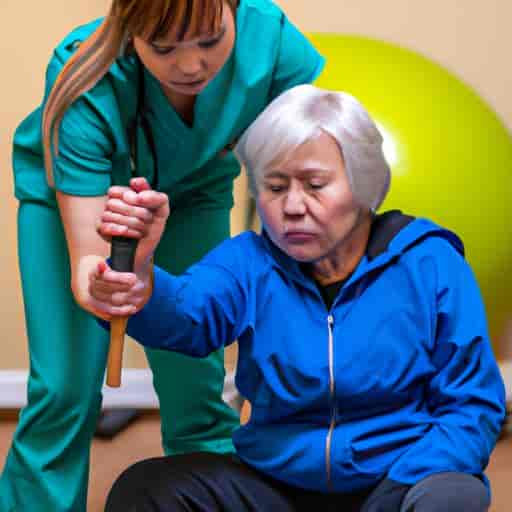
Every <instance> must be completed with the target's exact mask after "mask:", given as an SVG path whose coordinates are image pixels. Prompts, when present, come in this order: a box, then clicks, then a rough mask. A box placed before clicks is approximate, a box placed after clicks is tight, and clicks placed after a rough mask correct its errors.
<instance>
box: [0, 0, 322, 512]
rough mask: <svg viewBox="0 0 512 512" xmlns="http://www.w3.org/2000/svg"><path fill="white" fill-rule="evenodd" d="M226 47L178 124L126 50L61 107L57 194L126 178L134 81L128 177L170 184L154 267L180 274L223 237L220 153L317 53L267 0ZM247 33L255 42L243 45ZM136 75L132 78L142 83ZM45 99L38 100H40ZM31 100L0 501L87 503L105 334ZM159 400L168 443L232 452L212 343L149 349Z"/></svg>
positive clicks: (243, 11) (21, 139) (224, 182)
mask: <svg viewBox="0 0 512 512" xmlns="http://www.w3.org/2000/svg"><path fill="white" fill-rule="evenodd" d="M98 23H99V22H98V21H97V22H94V23H91V24H89V25H86V26H83V27H80V28H79V29H77V30H75V31H74V32H72V33H71V34H70V35H69V36H68V37H67V38H66V39H65V40H64V41H63V42H62V43H61V44H60V45H59V46H58V47H57V48H56V50H55V53H54V56H53V58H52V60H51V62H50V64H49V67H48V72H47V86H46V95H47V94H48V92H49V90H50V88H51V85H52V84H53V82H54V80H55V78H56V76H57V74H58V72H59V71H60V69H61V68H62V66H63V64H64V63H65V62H66V60H67V59H68V58H69V57H70V55H71V54H72V53H73V51H74V49H75V48H76V47H77V45H78V44H79V43H80V42H81V41H83V40H84V39H85V38H87V36H88V35H89V34H90V33H91V32H92V31H93V30H94V29H95V28H96V27H97V25H98ZM236 26H237V36H236V41H235V47H234V49H233V52H232V54H231V56H230V58H229V60H228V61H227V62H226V64H225V66H224V67H223V68H222V70H221V71H220V73H219V74H218V75H217V76H216V77H215V78H214V80H213V81H212V82H211V83H210V84H209V85H208V86H207V88H206V89H205V90H204V91H203V92H201V94H200V95H199V96H198V98H197V100H196V105H195V112H194V122H193V125H192V126H188V125H186V124H185V123H184V122H183V121H182V119H181V118H180V117H179V115H178V114H177V113H176V112H175V110H174V109H173V108H172V106H171V105H170V104H169V102H168V101H167V99H166V97H165V95H164V93H163V91H162V90H161V88H160V85H159V84H158V83H157V81H156V80H155V78H154V77H152V75H150V74H149V73H148V72H147V70H143V74H141V73H140V69H141V68H140V67H139V66H140V63H139V62H138V60H137V58H136V56H135V55H126V56H120V57H119V58H118V59H117V61H116V62H115V63H114V64H113V65H112V67H111V69H110V71H109V72H108V73H107V75H106V76H105V77H104V78H103V79H102V80H100V81H99V82H98V84H97V85H96V86H95V87H94V88H93V89H92V90H91V91H89V92H87V93H86V94H85V95H83V96H82V97H81V98H80V99H79V100H77V101H76V102H75V103H74V104H73V105H72V106H71V108H70V109H69V110H68V111H67V112H66V115H65V117H64V119H63V122H62V125H61V129H60V133H59V156H58V158H56V160H55V165H54V178H55V186H56V188H57V189H58V190H60V191H62V192H64V193H67V194H70V195H78V196H97V195H104V194H105V193H106V192H107V189H108V187H109V186H110V185H111V183H112V182H124V183H127V181H128V179H129V177H130V147H129V144H128V137H127V132H128V127H129V126H131V125H132V123H133V121H134V116H135V112H136V107H137V103H138V100H139V99H140V98H139V96H138V95H139V92H140V91H144V99H143V105H144V112H145V116H146V119H147V121H148V124H149V126H150V128H151V135H152V138H153V140H154V150H155V151H154V154H153V152H152V151H150V150H149V149H150V148H149V146H148V145H147V144H142V145H141V146H140V147H139V158H138V161H139V165H138V173H139V174H141V175H144V176H147V177H148V178H149V180H150V181H153V180H154V178H155V172H156V169H158V188H159V190H161V191H163V192H166V193H167V194H169V197H170V203H171V210H172V213H171V216H170V219H169V222H168V226H167V229H166V232H165V234H164V237H163V239H162V241H161V243H160V245H159V247H158V250H157V253H156V255H155V261H156V263H157V264H158V265H159V266H161V267H163V268H165V269H168V270H169V271H171V272H173V273H181V272H183V271H184V270H185V269H186V268H187V267H188V266H190V265H191V264H192V263H194V262H195V261H197V260H198V259H199V258H200V257H201V256H202V255H203V254H205V253H206V252H207V251H208V250H210V249H211V248H212V247H214V246H215V245H216V244H218V243H219V242H220V241H221V240H223V239H224V238H226V237H228V236H229V212H230V209H231V207H232V203H233V198H232V188H233V179H234V178H235V177H236V176H237V174H238V173H239V166H238V163H237V161H236V159H235V158H234V156H233V155H232V153H230V152H228V153H227V154H224V155H222V154H221V152H222V150H223V149H224V148H225V147H226V146H227V145H228V144H230V143H232V142H233V141H234V140H235V139H236V138H237V137H238V136H239V135H240V134H241V133H242V131H243V130H244V129H245V128H246V127H247V126H248V125H249V124H250V122H251V121H252V120H253V119H254V118H255V117H256V116H257V115H258V114H259V113H260V112H261V111H262V110H263V109H264V108H265V106H266V105H267V104H268V103H269V101H271V100H272V99H273V98H274V97H276V96H277V95H278V94H279V93H280V92H282V91H283V90H285V89H288V88H290V87H292V86H294V85H296V84H299V83H305V82H311V81H312V80H314V79H315V78H316V76H317V75H318V74H319V72H320V70H321V68H322V66H323V59H322V58H321V56H320V55H319V54H318V53H317V52H316V50H315V49H314V48H313V47H312V46H311V45H310V44H309V42H308V41H307V40H306V39H305V38H304V36H302V35H301V34H300V33H299V32H298V31H297V29H296V28H295V27H293V25H292V24H291V23H290V22H289V21H288V20H287V19H286V17H285V16H284V15H283V13H282V12H281V11H280V9H279V8H278V7H277V6H275V5H274V4H273V3H271V2H270V0H241V2H240V5H239V8H238V11H237V18H236ZM255 42H257V43H256V44H255ZM141 76H143V78H142V79H143V80H144V86H143V87H141V84H140V79H141ZM45 97H46V96H45ZM41 110H42V108H39V109H37V110H36V111H35V112H33V113H32V114H31V115H30V116H29V117H28V118H27V119H25V121H23V123H22V124H21V125H20V127H19V128H18V130H17V132H16V135H15V139H14V155H13V164H14V175H15V187H16V189H15V191H16V197H17V198H18V199H19V201H20V208H19V259H20V269H21V275H22V284H23V295H24V301H25V313H26V321H27V335H28V340H29V349H30V376H29V385H28V405H27V407H26V408H25V409H24V410H23V411H22V414H21V417H20V421H19V425H18V428H17V431H16V433H15V436H14V440H13V444H12V447H11V450H10V452H9V455H8V457H7V461H6V465H5V468H4V472H3V474H2V477H1V480H0V510H1V511H2V512H4V511H23V512H26V511H28V510H33V511H37V512H61V511H72V512H82V511H85V510H86V494H87V477H88V470H89V446H90V442H91V438H92V436H93V433H94V430H95V425H96V421H97V417H98V413H99V410H100V406H101V385H102V380H103V375H104V369H105V360H106V355H107V349H108V339H107V337H106V335H105V333H104V332H103V331H102V329H101V328H99V327H98V326H97V325H96V322H95V321H94V319H93V317H92V316H91V315H89V314H88V313H86V312H84V311H82V310H81V309H80V308H79V307H78V306H77V305H76V304H75V302H74V300H73V297H72V294H71V290H70V270H69V260H68V254H67V248H66V244H65V239H64V234H63V228H62V224H61V220H60V216H59V212H58V209H57V207H56V201H55V193H54V191H53V190H52V189H50V188H49V187H48V186H47V184H46V179H45V172H44V167H43V159H42V150H41V130H40V124H41ZM147 356H148V360H149V364H150V366H151V369H152V371H153V375H154V385H155V389H156V391H157V393H158V396H159V400H160V412H161V415H162V435H163V446H164V450H165V452H166V453H168V454H169V453H183V452H191V451H197V450H210V451H214V452H229V451H232V450H233V446H232V443H231V433H232V431H233V429H234V428H236V427H237V426H238V416H237V414H236V413H235V412H234V411H233V410H231V409H230V408H229V407H228V406H227V405H226V404H225V403H224V402H223V401H222V398H221V393H222V388H223V380H224V365H223V353H222V352H219V353H215V354H213V355H211V356H210V357H208V358H206V359H193V358H188V357H186V356H183V355H178V354H174V353H170V352H164V351H157V350H148V351H147Z"/></svg>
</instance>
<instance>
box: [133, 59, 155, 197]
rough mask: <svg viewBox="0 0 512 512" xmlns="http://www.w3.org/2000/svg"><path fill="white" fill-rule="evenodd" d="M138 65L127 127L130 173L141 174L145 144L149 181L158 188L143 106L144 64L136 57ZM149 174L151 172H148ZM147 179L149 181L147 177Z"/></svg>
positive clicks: (150, 131) (144, 92)
mask: <svg viewBox="0 0 512 512" xmlns="http://www.w3.org/2000/svg"><path fill="white" fill-rule="evenodd" d="M137 67H138V82H139V83H138V87H137V89H138V91H137V106H136V110H135V118H134V121H133V123H132V124H131V125H130V126H129V127H128V144H129V147H130V163H131V174H132V176H133V177H136V176H141V175H143V174H142V173H141V172H140V169H141V165H140V161H139V157H140V148H141V147H142V145H144V144H145V145H146V146H147V148H148V149H149V154H150V158H151V161H152V167H153V168H152V175H153V176H152V179H151V182H150V185H151V188H153V189H155V190H156V189H158V185H159V177H160V176H159V166H158V158H157V151H156V144H155V139H154V137H153V132H152V130H151V126H150V124H149V121H148V119H147V117H146V107H145V94H146V86H145V79H144V65H143V64H142V63H141V62H140V61H139V59H137ZM149 175H151V173H150V174H149ZM148 181H150V180H149V179H148Z"/></svg>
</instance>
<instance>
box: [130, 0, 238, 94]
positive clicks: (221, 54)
mask: <svg viewBox="0 0 512 512" xmlns="http://www.w3.org/2000/svg"><path fill="white" fill-rule="evenodd" d="M222 11H223V12H222V22H221V25H220V30H219V31H218V32H217V33H215V34H211V33H208V32H207V31H205V33H204V34H202V35H200V36H199V37H197V36H194V37H191V36H190V34H189V33H188V32H187V33H185V35H184V37H183V38H182V39H180V40H178V36H177V33H176V31H175V30H172V31H171V32H170V33H168V34H167V35H166V37H165V38H162V39H159V40H156V41H146V40H145V39H144V38H142V37H137V36H135V37H134V38H133V46H134V48H135V51H136V52H137V54H138V56H139V58H140V60H141V62H142V63H143V64H144V66H145V67H146V68H147V69H148V70H149V72H150V73H151V74H152V75H153V76H155V78H157V79H158V80H159V81H160V82H161V83H162V85H163V86H164V87H166V88H169V89H171V90H172V91H174V92H176V93H179V94H185V95H196V94H199V93H200V92H201V90H202V89H204V88H205V87H206V86H207V84H208V83H209V82H210V81H211V80H212V79H213V78H214V77H215V75H216V74H217V73H218V72H219V71H220V69H221V68H222V66H223V65H224V64H225V62H226V61H227V60H228V58H229V56H230V54H231V50H232V49H233V45H234V42H235V20H234V17H233V12H232V10H231V8H230V7H229V5H228V4H227V3H226V2H224V7H223V10H222Z"/></svg>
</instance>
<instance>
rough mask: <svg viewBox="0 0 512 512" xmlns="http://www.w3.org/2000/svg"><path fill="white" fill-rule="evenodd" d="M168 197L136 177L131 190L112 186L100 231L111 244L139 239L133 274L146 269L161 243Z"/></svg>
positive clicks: (99, 226)
mask: <svg viewBox="0 0 512 512" xmlns="http://www.w3.org/2000/svg"><path fill="white" fill-rule="evenodd" d="M169 212H170V208H169V198H168V197H167V195H166V194H164V193H162V192H157V191H156V190H152V189H151V187H150V186H149V183H148V182H147V181H146V179H145V178H133V179H132V180H130V187H119V186H114V187H110V188H109V190H108V199H107V202H106V204H105V210H104V212H103V214H102V216H101V219H100V221H99V223H98V225H97V231H98V233H99V234H100V236H101V237H103V239H104V240H106V241H108V242H110V240H111V238H112V237H113V236H123V237H127V238H138V239H139V244H138V247H137V252H136V254H135V265H134V271H135V273H138V272H139V270H145V269H146V267H147V266H148V264H149V261H150V260H151V258H152V256H153V253H154V252H155V249H156V247H157V245H158V243H159V242H160V239H161V237H162V234H163V232H164V229H165V224H166V222H167V218H168V217H169Z"/></svg>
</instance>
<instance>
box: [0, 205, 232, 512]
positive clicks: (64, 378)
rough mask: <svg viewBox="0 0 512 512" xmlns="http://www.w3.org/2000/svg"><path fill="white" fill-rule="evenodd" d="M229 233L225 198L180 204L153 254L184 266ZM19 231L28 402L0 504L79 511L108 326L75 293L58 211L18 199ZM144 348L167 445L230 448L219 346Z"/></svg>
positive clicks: (174, 268) (4, 509)
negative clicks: (216, 204)
mask: <svg viewBox="0 0 512 512" xmlns="http://www.w3.org/2000/svg"><path fill="white" fill-rule="evenodd" d="M228 234H229V208H226V207H223V208H211V207H205V208H201V207H200V205H197V204H196V205H195V206H193V205H191V207H190V208H186V207H185V208H180V209H178V210H176V211H175V212H173V213H172V215H171V217H170V219H169V223H168V228H167V231H166V234H165V237H164V238H163V240H162V243H161V246H160V247H159V249H158V251H157V254H156V255H155V260H156V262H157V264H159V265H160V266H162V267H164V268H166V269H168V270H169V271H171V272H174V273H180V272H182V271H183V270H184V269H185V268H187V267H188V266H189V265H190V264H191V263H192V262H194V261H196V260H197V259H199V258H200V257H201V256H202V255H203V254H204V253H206V252H207V251H208V250H209V249H211V248H212V247H213V246H215V245H216V244H217V243H219V242H220V241H221V240H222V239H224V238H226V237H227V236H228ZM18 238H19V264H20V270H21V277H22V287H23V295H24V305H25V316H26V324H27V336H28V340H29V353H30V372H29V381H28V403H27V406H26V407H25V408H24V410H23V411H22V412H21V415H20V419H19V423H18V427H17V430H16V432H15V434H14V439H13V442H12V446H11V449H10V451H9V454H8V456H7V459H6V463H5V467H4V471H3V474H2V477H1V479H0V511H1V512H12V511H20V512H21V511H22V512H27V511H34V512H64V511H66V512H85V511H86V502H87V482H88V473H89V449H90V443H91V439H92V436H93V434H94V431H95V427H96V422H97V418H98V414H99V412H100V407H101V386H102V383H103V376H104V371H105V364H106V357H107V351H108V335H107V333H106V332H105V331H103V330H102V329H101V328H100V327H99V326H98V325H97V323H96V321H95V320H94V318H93V316H92V315H90V314H88V313H86V312H85V311H83V310H81V309H80V308H79V307H78V306H77V305H76V303H75V302H74V300H73V297H72V294H71V290H70V271H69V259H68V254H67V249H66V244H65V239H64V233H63V228H62V224H61V220H60V217H59V213H58V211H57V210H56V209H53V208H51V207H48V206H46V205H44V204H42V203H31V202H26V203H22V204H21V206H20V209H19V212H18ZM176 328H178V329H179V325H178V326H176ZM147 356H148V360H149V363H150V366H151V368H152V370H153V374H154V385H155V389H156V391H157V393H158V396H159V400H160V412H161V417H162V436H163V446H164V452H165V453H167V454H173V453H186V452H191V451H205V450H206V451H212V452H217V453H226V452H231V451H233V446H232V442H231V433H232V431H233V430H234V428H236V427H237V426H238V423H239V419H238V415H237V414H236V413H235V412H234V411H233V410H232V409H230V408H229V407H228V406H227V405H226V404H225V403H224V402H223V401H222V398H221V393H222V388H223V381H224V365H223V352H222V351H220V352H217V353H214V354H212V355H211V356H209V357H208V358H206V359H193V358H190V357H187V356H183V355H180V354H174V353H171V352H164V351H159V350H148V351H147Z"/></svg>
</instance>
